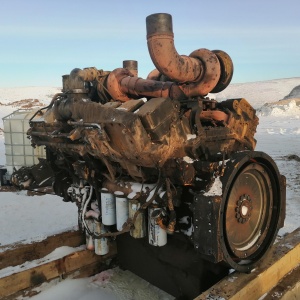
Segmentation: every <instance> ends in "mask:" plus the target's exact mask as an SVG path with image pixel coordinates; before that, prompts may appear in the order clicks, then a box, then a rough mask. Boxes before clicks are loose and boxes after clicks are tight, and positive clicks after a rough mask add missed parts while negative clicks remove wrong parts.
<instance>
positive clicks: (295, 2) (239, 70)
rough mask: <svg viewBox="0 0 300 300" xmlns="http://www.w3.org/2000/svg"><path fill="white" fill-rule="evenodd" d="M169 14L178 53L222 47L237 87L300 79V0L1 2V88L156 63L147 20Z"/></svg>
mask: <svg viewBox="0 0 300 300" xmlns="http://www.w3.org/2000/svg"><path fill="white" fill-rule="evenodd" d="M153 13H169V14H171V15H172V18H173V30H174V40H175V46H176V49H177V51H178V53H180V54H182V55H189V54H190V53H191V52H193V51H194V50H196V49H199V48H207V49H210V50H215V49H221V50H223V51H225V52H227V53H228V54H229V55H230V56H231V58H232V60H233V63H234V75H233V79H232V82H233V83H239V82H250V81H261V80H270V79H280V78H290V77H300V1H299V0H284V1H279V0H248V1H244V0H215V1H213V0H206V1H201V0H182V1H177V0H151V1H150V0H148V1H147V0H127V1H124V0H109V1H103V0H98V1H97V0H82V1H78V0H26V1H25V0H9V1H8V0H0V41H1V42H0V87H14V86H16V87H18V86H57V87H60V86H61V76H62V75H64V74H69V73H70V72H71V71H72V69H74V68H85V67H96V68H98V69H103V70H107V71H111V70H114V69H115V68H119V67H122V63H123V60H128V59H133V60H137V61H138V64H139V76H140V77H142V78H145V77H146V76H147V75H148V73H149V72H150V71H152V70H153V69H154V65H153V63H152V61H151V59H150V56H149V54H148V49H147V41H146V21H145V20H146V17H147V16H148V15H150V14H153Z"/></svg>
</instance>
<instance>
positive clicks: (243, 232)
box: [220, 151, 285, 272]
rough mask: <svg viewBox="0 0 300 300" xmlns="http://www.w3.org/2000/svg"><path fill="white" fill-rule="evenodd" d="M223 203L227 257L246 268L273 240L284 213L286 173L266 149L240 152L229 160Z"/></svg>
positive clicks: (237, 266)
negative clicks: (280, 170) (284, 180)
mask: <svg viewBox="0 0 300 300" xmlns="http://www.w3.org/2000/svg"><path fill="white" fill-rule="evenodd" d="M222 182H223V202H222V206H221V220H220V224H221V247H222V250H223V255H224V259H225V261H226V262H227V263H228V264H229V265H230V266H231V267H233V268H234V269H236V270H238V271H241V272H247V271H250V270H251V269H252V268H253V267H254V265H255V263H256V262H258V261H259V260H260V259H261V258H262V256H263V255H264V254H265V253H266V252H267V250H268V249H269V248H270V246H271V245H272V244H273V242H274V239H275V238H276V235H277V233H278V230H279V228H280V227H282V225H283V219H284V215H285V197H284V194H285V187H284V186H283V185H284V184H283V176H281V175H280V174H279V172H278V169H277V166H276V164H275V163H274V161H273V160H272V159H271V158H270V157H269V156H268V155H266V154H265V153H262V152H255V151H249V152H245V153H238V154H236V155H235V157H234V158H233V159H231V161H230V162H229V163H228V164H226V170H225V175H224V177H223V178H222Z"/></svg>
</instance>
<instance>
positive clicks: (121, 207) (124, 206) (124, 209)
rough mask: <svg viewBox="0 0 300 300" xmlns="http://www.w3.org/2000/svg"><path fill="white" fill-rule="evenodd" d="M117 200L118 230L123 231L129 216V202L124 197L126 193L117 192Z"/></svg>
mask: <svg viewBox="0 0 300 300" xmlns="http://www.w3.org/2000/svg"><path fill="white" fill-rule="evenodd" d="M115 199H116V218H117V230H118V231H121V230H122V228H123V225H124V223H125V222H126V221H127V219H128V215H129V207H128V200H127V198H126V196H125V195H124V193H123V192H119V191H117V192H115Z"/></svg>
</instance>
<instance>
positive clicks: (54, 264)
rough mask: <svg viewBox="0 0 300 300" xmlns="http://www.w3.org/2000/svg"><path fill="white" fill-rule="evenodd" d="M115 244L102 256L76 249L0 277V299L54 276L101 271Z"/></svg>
mask: <svg viewBox="0 0 300 300" xmlns="http://www.w3.org/2000/svg"><path fill="white" fill-rule="evenodd" d="M116 252H117V251H116V246H115V244H111V245H110V252H109V253H108V254H107V255H104V256H98V255H96V254H95V253H94V252H92V251H89V250H82V251H78V252H75V253H72V254H69V255H66V256H64V257H62V258H59V259H56V260H53V261H50V262H47V263H45V264H43V265H39V266H36V267H34V268H30V269H27V270H24V271H21V272H17V273H14V274H11V275H9V276H5V277H2V278H0V299H2V298H4V297H7V296H9V295H12V294H15V293H17V292H18V291H21V290H24V289H28V288H30V287H33V286H37V285H40V284H41V283H43V282H46V281H49V280H52V279H54V278H58V277H59V278H64V277H65V276H68V274H70V273H73V272H75V271H76V272H77V271H78V274H77V276H79V274H80V270H81V269H82V270H83V271H85V273H84V275H86V274H87V268H88V267H89V268H90V269H89V270H88V274H90V275H93V274H91V273H93V272H95V273H94V274H96V273H98V272H100V271H101V268H99V269H98V267H100V265H101V263H104V262H105V261H106V260H107V259H109V258H112V257H114V256H115V255H116Z"/></svg>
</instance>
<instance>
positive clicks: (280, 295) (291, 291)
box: [264, 265, 300, 300]
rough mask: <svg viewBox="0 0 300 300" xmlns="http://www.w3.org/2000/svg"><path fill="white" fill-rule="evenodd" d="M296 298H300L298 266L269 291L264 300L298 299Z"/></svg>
mask: <svg viewBox="0 0 300 300" xmlns="http://www.w3.org/2000/svg"><path fill="white" fill-rule="evenodd" d="M297 297H298V298H299V297H300V265H299V266H298V267H297V268H296V269H294V270H293V271H292V272H290V273H289V274H288V275H286V276H285V277H284V278H283V279H282V280H281V281H280V282H279V283H278V284H277V285H276V286H275V287H274V288H273V289H272V290H271V291H269V292H268V294H267V295H265V297H264V300H274V299H281V300H289V299H298V298H297Z"/></svg>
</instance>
